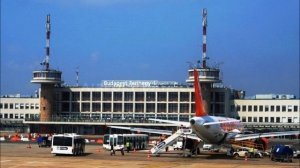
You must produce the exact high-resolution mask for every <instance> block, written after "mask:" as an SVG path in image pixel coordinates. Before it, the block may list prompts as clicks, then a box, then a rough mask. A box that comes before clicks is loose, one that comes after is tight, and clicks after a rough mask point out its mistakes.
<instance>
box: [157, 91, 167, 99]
mask: <svg viewBox="0 0 300 168" xmlns="http://www.w3.org/2000/svg"><path fill="white" fill-rule="evenodd" d="M166 100H167V93H166V92H158V93H157V101H166Z"/></svg>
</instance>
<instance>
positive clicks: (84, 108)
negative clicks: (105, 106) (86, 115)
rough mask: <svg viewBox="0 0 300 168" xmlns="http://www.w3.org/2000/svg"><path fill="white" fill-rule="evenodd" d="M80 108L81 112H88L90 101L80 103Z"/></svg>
mask: <svg viewBox="0 0 300 168" xmlns="http://www.w3.org/2000/svg"><path fill="white" fill-rule="evenodd" d="M81 108H82V111H83V112H88V111H90V103H82V104H81Z"/></svg>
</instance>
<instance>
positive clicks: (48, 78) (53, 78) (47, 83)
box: [31, 15, 63, 121]
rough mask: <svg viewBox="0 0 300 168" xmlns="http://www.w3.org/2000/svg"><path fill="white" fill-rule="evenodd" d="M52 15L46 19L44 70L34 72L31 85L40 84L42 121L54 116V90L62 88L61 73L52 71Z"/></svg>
mask: <svg viewBox="0 0 300 168" xmlns="http://www.w3.org/2000/svg"><path fill="white" fill-rule="evenodd" d="M49 57H50V15H47V19H46V58H45V60H44V61H43V62H42V63H41V65H42V66H43V69H42V70H35V71H33V78H32V80H31V83H36V84H40V85H41V88H40V121H50V120H51V117H52V115H53V102H54V93H53V89H54V88H55V87H56V86H60V85H61V83H62V82H63V81H62V80H61V74H62V72H61V71H58V70H54V69H50V63H49Z"/></svg>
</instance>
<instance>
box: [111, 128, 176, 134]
mask: <svg viewBox="0 0 300 168" xmlns="http://www.w3.org/2000/svg"><path fill="white" fill-rule="evenodd" d="M107 127H110V128H116V129H123V130H129V131H136V132H147V133H153V134H164V135H172V131H169V130H159V129H150V128H134V127H121V126H107Z"/></svg>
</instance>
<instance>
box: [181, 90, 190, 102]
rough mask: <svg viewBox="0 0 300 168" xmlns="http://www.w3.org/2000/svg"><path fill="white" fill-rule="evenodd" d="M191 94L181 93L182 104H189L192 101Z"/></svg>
mask: <svg viewBox="0 0 300 168" xmlns="http://www.w3.org/2000/svg"><path fill="white" fill-rule="evenodd" d="M189 98H190V93H189V92H181V93H180V101H181V102H188V101H190V99H189Z"/></svg>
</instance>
